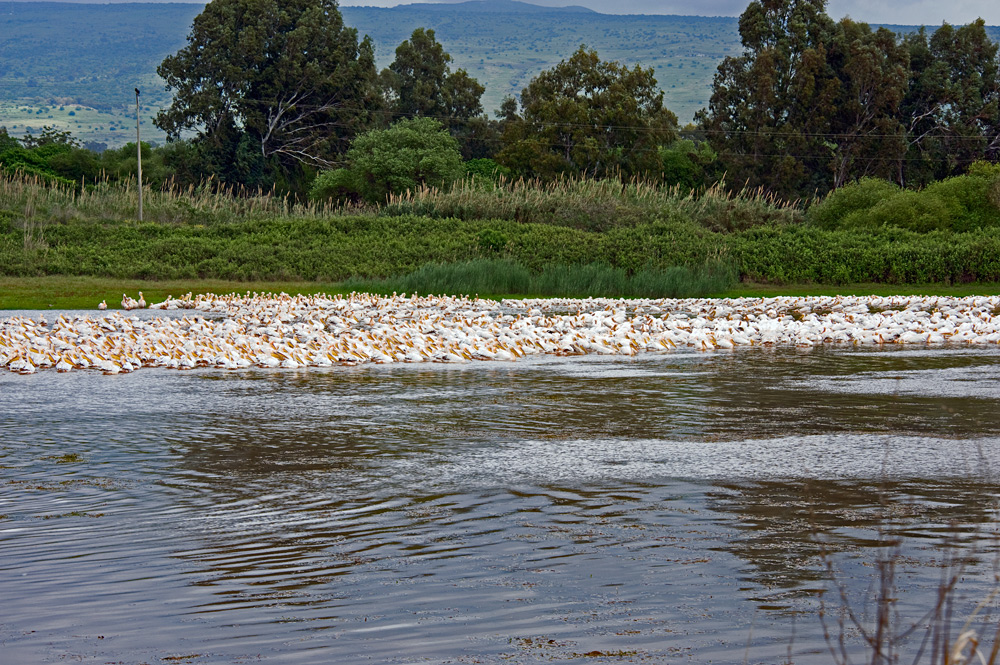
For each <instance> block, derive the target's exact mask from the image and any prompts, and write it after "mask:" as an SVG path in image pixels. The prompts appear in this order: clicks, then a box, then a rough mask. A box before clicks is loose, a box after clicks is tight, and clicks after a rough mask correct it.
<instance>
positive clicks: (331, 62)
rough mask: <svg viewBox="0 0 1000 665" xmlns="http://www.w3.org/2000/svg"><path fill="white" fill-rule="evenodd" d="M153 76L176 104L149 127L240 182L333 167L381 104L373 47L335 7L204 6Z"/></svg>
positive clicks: (271, 1)
mask: <svg viewBox="0 0 1000 665" xmlns="http://www.w3.org/2000/svg"><path fill="white" fill-rule="evenodd" d="M157 72H158V73H159V75H160V76H161V77H162V78H163V79H164V81H166V84H167V89H168V90H173V91H174V99H173V103H172V104H171V105H170V107H169V108H167V109H166V110H164V111H162V112H161V113H160V114H159V115H158V116H157V118H156V121H155V122H156V125H157V126H158V127H160V128H161V129H163V130H164V131H166V132H167V134H168V136H169V137H171V138H177V137H178V136H180V135H181V133H182V132H186V131H190V130H193V131H196V132H197V133H198V140H199V141H200V142H202V143H206V144H208V145H209V146H210V147H212V148H213V149H214V151H215V152H216V154H218V155H219V158H218V161H219V162H224V163H229V164H233V163H235V162H236V159H237V157H239V158H240V160H241V163H242V166H240V167H239V168H240V169H242V171H245V172H246V173H247V174H254V173H257V172H259V170H260V168H261V167H262V164H261V162H269V161H272V160H277V161H278V162H280V163H282V164H283V165H285V167H286V168H288V167H292V168H294V167H295V166H296V165H302V164H305V165H310V166H315V165H321V166H322V165H329V164H332V163H334V162H335V161H336V160H337V158H338V155H339V154H341V153H342V152H343V151H345V150H346V149H347V146H348V145H349V143H350V140H351V139H352V138H353V137H354V136H355V135H356V134H358V133H360V132H362V131H364V130H365V129H367V128H368V127H369V126H370V125H371V123H372V121H373V120H374V118H375V113H376V112H377V110H378V106H379V103H380V100H379V96H378V88H377V73H376V69H375V59H374V49H373V47H372V44H371V42H370V41H369V40H368V38H365V39H364V40H362V41H361V43H360V44H359V43H358V38H357V32H356V31H355V30H354V29H352V28H347V27H345V26H344V22H343V19H342V17H341V15H340V12H339V11H338V9H337V4H336V2H335V1H334V0H280V1H279V0H212V2H210V3H208V5H206V6H205V10H204V11H203V12H202V13H201V14H199V15H198V16H197V17H196V18H195V20H194V24H193V26H192V29H191V34H190V35H189V36H188V44H187V46H186V47H184V48H182V49H181V50H180V51H178V52H177V53H176V54H175V55H172V56H168V57H167V58H166V59H164V61H163V62H162V63H161V64H160V66H159V68H158V69H157ZM237 175H238V174H237Z"/></svg>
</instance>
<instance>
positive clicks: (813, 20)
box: [697, 0, 840, 196]
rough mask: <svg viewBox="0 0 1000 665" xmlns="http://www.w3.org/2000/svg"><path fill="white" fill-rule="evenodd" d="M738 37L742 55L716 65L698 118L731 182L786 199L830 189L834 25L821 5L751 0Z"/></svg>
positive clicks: (818, 1)
mask: <svg viewBox="0 0 1000 665" xmlns="http://www.w3.org/2000/svg"><path fill="white" fill-rule="evenodd" d="M739 32H740V39H741V41H742V43H743V53H742V54H741V55H739V56H729V57H727V58H725V59H724V60H723V62H722V63H721V64H720V65H719V67H718V70H717V72H716V74H715V77H714V80H713V86H712V96H711V98H710V100H709V104H708V108H707V109H704V110H702V111H700V112H699V113H698V116H697V119H698V121H699V123H700V125H701V127H702V129H703V130H704V131H705V132H706V134H707V137H708V140H709V142H710V143H711V145H712V147H713V148H714V149H715V150H716V151H717V152H718V153H719V155H720V158H721V159H722V161H723V163H724V164H725V165H726V168H727V169H728V176H729V180H730V182H734V183H738V184H740V185H743V184H744V183H746V184H748V185H750V186H753V187H756V186H764V187H767V188H769V189H770V190H772V191H774V192H776V193H779V194H782V195H785V196H802V195H808V194H810V193H812V192H813V191H815V190H816V189H826V188H828V187H829V185H830V169H829V165H830V161H831V158H832V156H833V154H834V151H835V146H834V145H832V144H831V143H830V142H829V141H828V140H827V139H828V138H829V135H830V127H831V124H832V122H833V117H834V115H835V114H836V112H837V107H836V104H837V100H838V96H839V95H840V81H839V80H838V79H837V76H836V75H835V73H834V71H833V68H832V67H831V66H830V63H829V62H828V49H829V48H830V47H831V45H832V44H833V43H834V41H835V38H836V32H837V26H836V24H835V23H834V22H833V20H832V19H830V17H829V16H828V15H827V14H826V0H755V1H754V2H751V3H750V5H749V6H748V7H747V9H746V11H744V12H743V14H742V15H741V16H740V19H739Z"/></svg>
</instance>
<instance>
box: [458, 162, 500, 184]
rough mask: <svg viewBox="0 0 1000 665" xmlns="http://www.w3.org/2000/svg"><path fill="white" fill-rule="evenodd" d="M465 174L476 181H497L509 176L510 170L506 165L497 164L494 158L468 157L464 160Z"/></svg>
mask: <svg viewBox="0 0 1000 665" xmlns="http://www.w3.org/2000/svg"><path fill="white" fill-rule="evenodd" d="M465 174H466V176H468V177H470V178H473V179H474V180H476V181H482V182H484V183H487V182H499V181H500V180H501V179H504V178H507V179H509V178H510V177H511V170H510V169H509V168H507V167H506V166H502V165H500V164H498V163H497V162H496V161H495V160H492V159H488V158H485V157H483V158H479V159H470V160H469V161H467V162H465Z"/></svg>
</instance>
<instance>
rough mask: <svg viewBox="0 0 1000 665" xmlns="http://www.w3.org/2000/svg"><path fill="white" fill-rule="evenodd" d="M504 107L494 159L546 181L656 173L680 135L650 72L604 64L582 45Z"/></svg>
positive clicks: (637, 68) (611, 63)
mask: <svg viewBox="0 0 1000 665" xmlns="http://www.w3.org/2000/svg"><path fill="white" fill-rule="evenodd" d="M520 108H521V111H520V114H518V113H517V112H516V106H515V104H514V102H513V100H509V101H508V102H506V103H505V105H504V108H503V109H502V113H503V115H504V116H505V121H504V123H503V124H504V130H503V135H502V138H501V144H502V148H501V150H500V152H499V154H498V155H497V161H498V162H500V163H501V164H504V165H505V166H508V167H510V168H512V169H514V170H515V171H518V172H521V173H525V174H528V175H532V176H537V177H541V178H553V177H556V176H560V175H564V174H573V175H585V176H589V177H596V178H600V177H606V176H608V175H623V176H632V175H642V174H651V173H658V172H659V170H660V159H659V153H658V149H659V146H661V145H666V144H669V143H671V142H673V140H674V139H675V138H676V136H677V134H676V131H677V116H676V115H674V114H673V113H671V112H670V111H669V110H668V109H667V108H665V107H664V106H663V92H662V91H660V90H659V89H658V88H657V87H656V79H655V78H654V77H653V70H652V69H643V68H642V67H639V66H636V67H634V68H633V69H629V68H627V67H625V66H624V65H621V64H619V63H617V62H606V61H603V60H601V59H600V58H599V57H598V55H597V52H596V51H593V50H588V49H587V48H586V47H585V46H581V47H580V48H579V49H578V50H577V51H576V53H574V54H573V55H572V56H571V57H570V58H569V59H568V60H563V61H562V62H560V63H559V64H558V65H556V66H555V67H553V68H552V69H549V70H546V71H544V72H542V73H541V74H539V75H538V76H537V77H535V78H534V79H533V80H532V81H531V82H530V83H529V84H528V86H527V87H526V88H525V89H524V90H523V91H522V92H521V101H520Z"/></svg>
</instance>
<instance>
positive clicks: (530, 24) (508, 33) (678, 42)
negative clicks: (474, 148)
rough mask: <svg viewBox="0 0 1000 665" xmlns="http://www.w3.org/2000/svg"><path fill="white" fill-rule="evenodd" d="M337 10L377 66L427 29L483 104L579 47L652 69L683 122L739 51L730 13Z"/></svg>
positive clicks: (469, 6)
mask: <svg viewBox="0 0 1000 665" xmlns="http://www.w3.org/2000/svg"><path fill="white" fill-rule="evenodd" d="M341 12H342V13H343V15H344V20H345V21H346V22H347V23H348V24H349V25H352V26H355V27H356V28H357V29H358V32H359V33H362V34H367V35H370V36H371V38H372V39H373V40H374V41H375V44H376V47H377V50H376V56H377V58H378V61H379V66H386V65H388V64H389V63H390V62H392V59H393V58H394V57H395V49H396V46H397V45H398V44H399V43H400V42H401V41H403V40H404V39H407V38H408V37H409V36H410V33H412V32H413V30H414V28H419V27H425V28H433V29H434V31H435V33H436V35H437V38H438V40H439V41H440V42H441V43H442V44H443V45H444V47H445V49H446V50H447V51H448V52H449V53H451V55H452V57H454V59H455V65H456V66H458V67H464V68H465V69H466V70H467V71H468V72H469V74H471V75H472V76H474V77H476V78H477V79H479V80H480V81H481V82H483V83H484V84H485V85H486V94H485V95H484V96H483V105H484V106H485V107H486V108H489V109H494V108H498V107H499V106H500V101H501V100H502V99H503V98H504V97H505V96H506V95H508V94H517V93H520V91H521V89H522V88H523V87H524V86H525V85H527V84H528V82H529V81H530V80H531V79H532V78H533V77H534V76H536V75H537V74H538V73H539V72H541V71H542V70H544V69H548V68H550V67H552V66H553V65H555V64H556V63H558V62H559V61H560V60H562V59H564V58H567V57H569V56H570V55H571V54H572V53H573V51H575V50H576V49H577V48H578V47H579V46H580V44H586V45H587V46H589V47H591V48H594V49H597V51H598V53H600V55H601V57H602V58H604V59H606V60H620V61H622V62H624V63H627V64H629V65H633V64H637V63H641V64H642V65H644V66H647V67H653V68H655V70H656V78H657V80H658V81H659V83H660V87H661V88H663V90H664V93H665V95H664V97H665V99H666V103H667V106H668V107H669V108H670V109H671V110H673V111H674V112H675V113H677V115H678V117H679V118H680V119H681V120H682V121H687V120H690V119H691V118H692V117H693V116H694V113H695V111H697V110H698V109H700V108H702V107H703V106H704V105H705V104H706V103H707V102H708V97H709V92H710V86H711V82H712V74H714V72H715V68H716V66H717V65H718V64H719V62H720V61H721V60H722V59H723V58H724V57H725V56H727V55H733V54H736V53H738V52H739V50H740V42H739V34H738V32H737V28H738V20H737V19H736V18H731V17H723V18H702V17H693V16H618V15H608V14H598V13H596V12H593V11H591V10H589V9H585V8H580V7H563V8H553V7H539V6H536V5H527V4H525V3H521V2H513V1H510V0H508V1H504V2H492V1H491V2H465V3H459V4H435V5H404V6H399V7H393V8H390V9H380V8H375V7H342V8H341ZM484 13H486V14H490V13H492V14H502V19H498V20H489V19H486V18H485V17H484V16H483V14H484Z"/></svg>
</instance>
